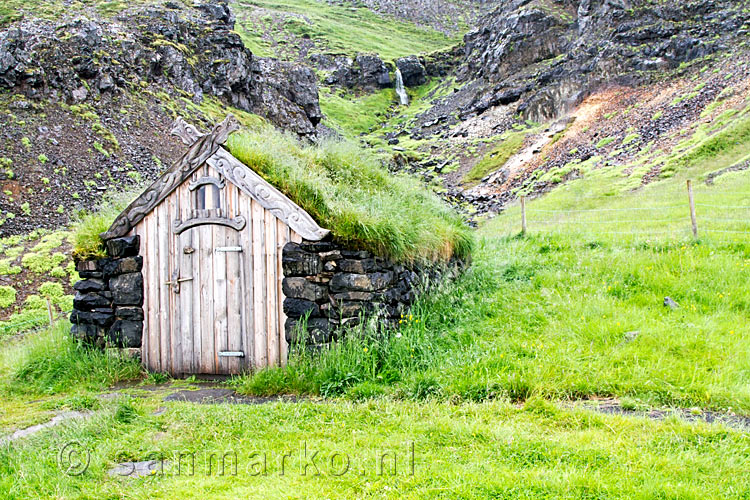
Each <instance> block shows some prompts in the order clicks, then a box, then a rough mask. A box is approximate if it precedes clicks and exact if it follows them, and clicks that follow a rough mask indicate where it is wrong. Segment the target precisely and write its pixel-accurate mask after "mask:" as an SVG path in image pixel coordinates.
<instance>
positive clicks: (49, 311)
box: [47, 299, 55, 326]
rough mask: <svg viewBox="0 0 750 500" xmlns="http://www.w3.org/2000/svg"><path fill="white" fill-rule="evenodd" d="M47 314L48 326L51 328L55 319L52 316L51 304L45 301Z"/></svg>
mask: <svg viewBox="0 0 750 500" xmlns="http://www.w3.org/2000/svg"><path fill="white" fill-rule="evenodd" d="M47 314H48V315H49V326H53V325H54V324H55V319H54V316H53V314H52V302H51V301H50V300H49V299H47Z"/></svg>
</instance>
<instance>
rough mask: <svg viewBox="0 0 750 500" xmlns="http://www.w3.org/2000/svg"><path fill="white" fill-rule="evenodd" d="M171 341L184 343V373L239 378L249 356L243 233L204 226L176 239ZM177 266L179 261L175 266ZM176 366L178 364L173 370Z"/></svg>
mask: <svg viewBox="0 0 750 500" xmlns="http://www.w3.org/2000/svg"><path fill="white" fill-rule="evenodd" d="M175 243H176V248H175V251H176V252H175V254H176V255H177V256H179V259H175V260H176V261H179V262H178V265H177V266H176V267H175V269H174V271H173V280H172V286H171V292H172V297H171V300H170V307H169V311H168V313H169V315H170V318H169V324H170V325H172V332H171V335H170V337H171V339H172V341H173V342H178V343H179V344H181V348H180V349H179V351H180V352H181V353H182V354H183V358H182V360H181V362H178V363H175V365H179V366H181V370H182V372H183V373H186V374H187V373H199V374H222V375H228V374H236V373H240V372H242V371H243V370H245V369H247V360H248V359H250V358H251V355H250V354H251V353H250V352H249V347H251V346H247V345H245V339H246V338H247V335H246V332H245V328H246V321H245V314H246V309H245V307H243V299H244V297H246V296H247V294H248V290H247V280H246V277H245V273H244V271H245V268H246V266H245V258H246V249H245V248H243V247H242V246H241V244H240V233H239V232H238V231H236V230H234V229H232V228H228V227H225V226H221V225H214V224H206V225H201V226H197V227H194V228H191V229H188V230H186V231H184V232H182V233H181V234H179V235H177V237H176V241H175ZM176 263H177V262H176ZM175 368H177V366H175Z"/></svg>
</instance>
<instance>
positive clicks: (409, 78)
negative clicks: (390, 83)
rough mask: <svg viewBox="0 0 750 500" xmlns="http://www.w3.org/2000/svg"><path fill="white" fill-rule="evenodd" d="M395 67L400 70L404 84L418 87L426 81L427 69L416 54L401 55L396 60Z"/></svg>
mask: <svg viewBox="0 0 750 500" xmlns="http://www.w3.org/2000/svg"><path fill="white" fill-rule="evenodd" d="M396 67H397V68H398V69H399V71H401V77H402V78H403V79H404V85H405V86H407V87H418V86H419V85H424V84H425V83H427V70H425V67H424V65H422V63H421V62H420V61H419V58H418V57H417V56H408V57H402V58H400V59H397V60H396Z"/></svg>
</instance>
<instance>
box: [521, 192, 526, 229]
mask: <svg viewBox="0 0 750 500" xmlns="http://www.w3.org/2000/svg"><path fill="white" fill-rule="evenodd" d="M521 234H526V197H525V196H521Z"/></svg>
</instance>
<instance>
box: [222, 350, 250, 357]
mask: <svg viewBox="0 0 750 500" xmlns="http://www.w3.org/2000/svg"><path fill="white" fill-rule="evenodd" d="M219 357H220V358H244V357H245V353H244V352H242V351H220V352H219Z"/></svg>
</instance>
